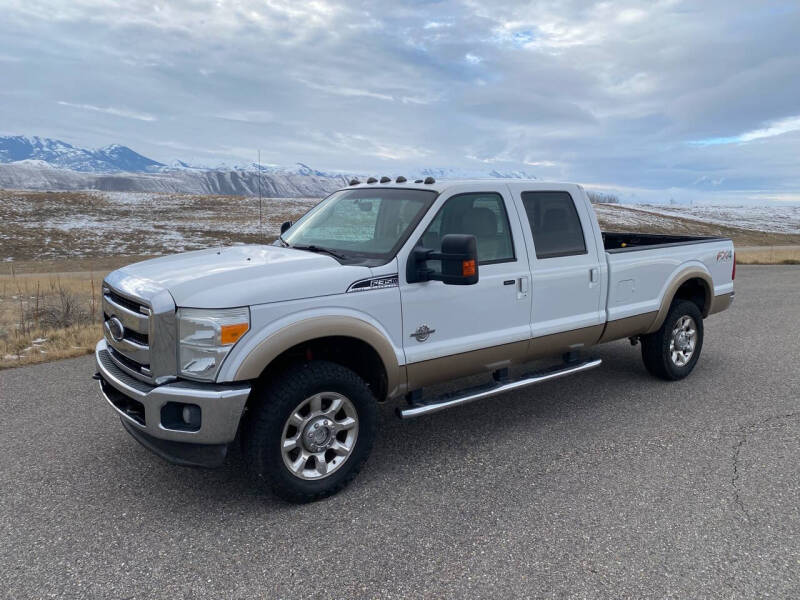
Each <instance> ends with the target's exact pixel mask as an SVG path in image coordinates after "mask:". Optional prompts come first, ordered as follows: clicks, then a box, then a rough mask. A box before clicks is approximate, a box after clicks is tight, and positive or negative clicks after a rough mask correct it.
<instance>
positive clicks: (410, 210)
mask: <svg viewBox="0 0 800 600" xmlns="http://www.w3.org/2000/svg"><path fill="white" fill-rule="evenodd" d="M435 198H436V192H434V191H428V190H402V189H385V188H384V189H381V188H370V189H361V190H342V191H339V192H335V193H334V194H331V195H330V196H328V198H326V199H325V200H323V201H322V202H320V203H319V204H318V205H317V206H316V207H314V208H313V209H312V210H311V211H309V212H308V213H306V215H305V216H304V217H303V218H302V219H300V220H299V221H297V223H295V224H294V225H292V227H291V228H290V229H289V230H288V231H286V233H284V234H283V236H282V239H283V240H284V241H285V242H286V243H287V244H289V245H290V246H294V247H298V248H303V247H305V248H308V247H311V249H313V250H316V251H320V250H322V251H324V250H330V251H333V252H335V253H336V254H338V255H339V257H340V258H343V259H345V260H347V259H350V258H368V259H378V260H381V261H383V262H385V261H387V260H389V259H390V258H392V257H393V256H394V254H395V253H396V252H397V251H398V250H399V249H400V246H402V245H403V243H404V242H405V241H406V239H408V236H409V235H410V234H411V231H412V230H413V228H414V227H415V226H416V225H417V223H419V221H420V219H421V218H422V216H423V215H424V214H425V212H426V211H427V210H428V208H429V207H430V205H431V204H432V203H433V201H434V199H435Z"/></svg>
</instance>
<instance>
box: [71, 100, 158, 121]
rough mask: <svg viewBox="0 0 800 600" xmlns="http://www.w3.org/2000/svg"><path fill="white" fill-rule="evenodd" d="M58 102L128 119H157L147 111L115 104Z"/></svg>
mask: <svg viewBox="0 0 800 600" xmlns="http://www.w3.org/2000/svg"><path fill="white" fill-rule="evenodd" d="M58 104H60V105H61V106H69V107H70V108H79V109H81V110H92V111H95V112H101V113H105V114H107V115H114V116H115V117H125V118H126V119H136V120H137V121H157V120H158V119H156V117H155V116H153V115H149V114H147V113H140V112H135V111H132V110H128V109H126V108H115V107H113V106H95V105H94V104H75V103H73V102H64V101H63V100H59V101H58Z"/></svg>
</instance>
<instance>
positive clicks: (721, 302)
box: [708, 292, 733, 315]
mask: <svg viewBox="0 0 800 600" xmlns="http://www.w3.org/2000/svg"><path fill="white" fill-rule="evenodd" d="M731 302H733V292H731V293H730V294H720V295H719V296H714V299H713V300H712V301H711V309H710V310H709V311H708V314H710V315H713V314H714V313H718V312H722V311H723V310H725V309H727V308H730V305H731Z"/></svg>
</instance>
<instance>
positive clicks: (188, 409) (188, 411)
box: [181, 404, 200, 427]
mask: <svg viewBox="0 0 800 600" xmlns="http://www.w3.org/2000/svg"><path fill="white" fill-rule="evenodd" d="M181 416H182V417H183V422H184V423H186V424H187V425H189V426H190V427H199V426H200V407H199V406H197V405H196V404H185V405H184V407H183V412H182V413H181Z"/></svg>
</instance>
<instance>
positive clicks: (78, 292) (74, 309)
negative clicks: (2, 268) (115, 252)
mask: <svg viewBox="0 0 800 600" xmlns="http://www.w3.org/2000/svg"><path fill="white" fill-rule="evenodd" d="M102 278H103V273H100V274H98V273H95V272H91V271H90V272H88V273H75V274H66V275H58V274H51V275H47V274H43V275H17V274H16V273H15V272H14V271H11V273H10V274H8V275H0V369H2V368H8V367H16V366H20V365H26V364H33V363H38V362H45V361H49V360H56V359H59V358H69V357H72V356H80V355H82V354H87V353H89V352H91V351H92V349H93V348H94V345H95V344H96V343H97V340H98V339H100V337H101V336H102V329H101V325H100V323H101V319H102V308H101V307H100V301H99V298H100V282H101V281H102Z"/></svg>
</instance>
